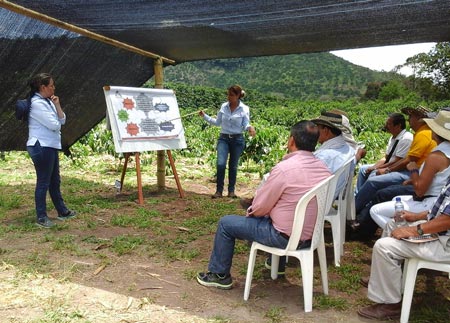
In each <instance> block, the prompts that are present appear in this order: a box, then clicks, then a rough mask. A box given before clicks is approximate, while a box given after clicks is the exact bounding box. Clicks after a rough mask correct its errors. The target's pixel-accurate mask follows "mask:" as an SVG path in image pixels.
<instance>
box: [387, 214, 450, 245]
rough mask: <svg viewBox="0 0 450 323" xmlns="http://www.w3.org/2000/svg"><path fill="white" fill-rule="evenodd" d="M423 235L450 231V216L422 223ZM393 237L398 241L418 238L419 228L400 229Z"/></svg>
mask: <svg viewBox="0 0 450 323" xmlns="http://www.w3.org/2000/svg"><path fill="white" fill-rule="evenodd" d="M421 228H422V230H423V233H439V232H443V231H447V230H449V229H450V214H442V215H441V216H438V217H436V218H434V219H432V220H430V221H428V222H425V223H422V224H421ZM391 235H392V237H394V238H396V239H401V238H409V237H416V236H418V235H419V234H418V233H417V227H415V226H412V227H399V228H396V229H395V230H393V231H392V234H391Z"/></svg>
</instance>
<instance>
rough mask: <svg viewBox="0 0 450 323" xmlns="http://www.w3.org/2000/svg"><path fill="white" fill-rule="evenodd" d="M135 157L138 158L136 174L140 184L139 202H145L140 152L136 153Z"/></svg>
mask: <svg viewBox="0 0 450 323" xmlns="http://www.w3.org/2000/svg"><path fill="white" fill-rule="evenodd" d="M135 158H136V176H137V184H138V200H139V204H144V194H143V193H142V177H141V161H140V159H139V153H135Z"/></svg>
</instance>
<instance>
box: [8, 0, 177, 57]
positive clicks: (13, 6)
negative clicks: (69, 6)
mask: <svg viewBox="0 0 450 323" xmlns="http://www.w3.org/2000/svg"><path fill="white" fill-rule="evenodd" d="M0 7H3V8H5V9H8V10H10V11H13V12H15V13H18V14H21V15H24V16H27V17H30V18H33V19H37V20H40V21H42V22H45V23H48V24H50V25H53V26H56V27H59V28H62V29H66V30H69V31H73V32H75V33H77V34H80V35H83V36H86V37H89V38H92V39H95V40H98V41H101V42H102V43H106V44H108V45H112V46H115V47H118V48H122V49H125V50H128V51H131V52H134V53H137V54H139V55H142V56H146V57H150V58H153V59H156V60H161V61H162V62H165V63H167V64H172V65H173V64H175V61H174V60H172V59H170V58H166V57H163V56H160V55H157V54H155V53H152V52H149V51H145V50H143V49H140V48H137V47H134V46H131V45H128V44H126V43H123V42H120V41H117V40H115V39H112V38H109V37H105V36H102V35H100V34H97V33H94V32H92V31H89V30H87V29H84V28H80V27H77V26H75V25H72V24H69V23H67V22H64V21H61V20H58V19H55V18H52V17H50V16H47V15H44V14H42V13H40V12H37V11H34V10H31V9H27V8H25V7H22V6H19V5H16V4H14V3H12V2H9V1H6V0H0Z"/></svg>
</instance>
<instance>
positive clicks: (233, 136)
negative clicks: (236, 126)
mask: <svg viewBox="0 0 450 323" xmlns="http://www.w3.org/2000/svg"><path fill="white" fill-rule="evenodd" d="M220 136H221V137H222V138H229V139H233V138H240V137H242V133H236V134H228V133H221V134H220Z"/></svg>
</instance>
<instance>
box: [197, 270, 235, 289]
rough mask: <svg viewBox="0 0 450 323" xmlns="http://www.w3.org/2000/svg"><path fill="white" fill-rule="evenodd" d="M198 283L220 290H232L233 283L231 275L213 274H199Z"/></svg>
mask: <svg viewBox="0 0 450 323" xmlns="http://www.w3.org/2000/svg"><path fill="white" fill-rule="evenodd" d="M197 282H198V283H199V284H200V285H202V286H206V287H216V288H219V289H231V288H232V287H233V281H232V280H231V275H221V274H214V273H211V272H207V273H198V274H197Z"/></svg>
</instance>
